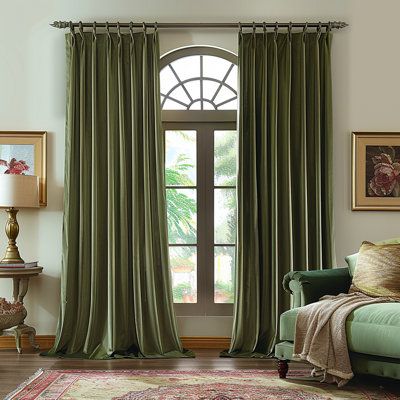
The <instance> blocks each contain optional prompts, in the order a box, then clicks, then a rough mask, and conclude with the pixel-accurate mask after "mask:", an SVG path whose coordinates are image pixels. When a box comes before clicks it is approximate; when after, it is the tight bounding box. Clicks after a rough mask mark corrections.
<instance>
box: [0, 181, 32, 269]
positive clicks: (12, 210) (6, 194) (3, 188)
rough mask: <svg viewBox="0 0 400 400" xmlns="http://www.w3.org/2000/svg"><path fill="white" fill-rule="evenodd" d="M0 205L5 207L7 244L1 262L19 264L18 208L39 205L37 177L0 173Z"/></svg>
mask: <svg viewBox="0 0 400 400" xmlns="http://www.w3.org/2000/svg"><path fill="white" fill-rule="evenodd" d="M0 207H2V208H6V212H7V213H8V220H7V223H6V234H7V237H8V246H7V250H6V254H5V256H4V258H3V259H2V260H1V261H0V263H1V264H21V263H24V260H23V259H22V258H21V256H20V255H19V251H18V247H17V244H16V239H17V236H18V233H19V225H18V222H17V213H18V209H19V208H25V207H39V178H38V177H37V176H32V175H12V174H0Z"/></svg>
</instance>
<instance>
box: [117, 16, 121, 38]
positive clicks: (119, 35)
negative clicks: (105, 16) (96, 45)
mask: <svg viewBox="0 0 400 400" xmlns="http://www.w3.org/2000/svg"><path fill="white" fill-rule="evenodd" d="M117 33H118V41H121V26H120V24H119V21H118V22H117Z"/></svg>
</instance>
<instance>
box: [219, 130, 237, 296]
mask: <svg viewBox="0 0 400 400" xmlns="http://www.w3.org/2000/svg"><path fill="white" fill-rule="evenodd" d="M236 163H237V132H236V131H215V132H214V301H215V303H233V295H234V288H233V282H234V273H235V271H234V266H235V243H236Z"/></svg>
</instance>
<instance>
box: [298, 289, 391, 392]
mask: <svg viewBox="0 0 400 400" xmlns="http://www.w3.org/2000/svg"><path fill="white" fill-rule="evenodd" d="M390 301H393V300H392V299H390V298H387V297H375V298H374V297H370V296H367V295H365V294H363V293H358V292H357V293H351V294H344V293H342V294H339V295H338V296H324V297H322V298H321V299H320V301H318V302H316V303H311V304H308V305H307V306H304V307H301V308H300V309H299V313H298V315H297V320H296V332H295V339H294V354H293V356H294V358H297V359H301V360H306V361H308V362H310V363H311V364H312V365H313V366H314V370H313V372H312V374H313V376H321V377H322V381H323V382H330V383H334V382H336V383H337V384H338V386H339V387H340V386H343V385H345V384H346V383H347V382H348V381H349V379H351V378H352V377H353V376H354V375H353V371H352V369H351V364H350V356H349V350H348V348H347V339H346V319H347V317H348V316H349V314H350V313H351V312H352V311H353V310H355V309H356V308H358V307H361V306H364V305H366V304H371V303H385V302H390Z"/></svg>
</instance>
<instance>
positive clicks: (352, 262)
mask: <svg viewBox="0 0 400 400" xmlns="http://www.w3.org/2000/svg"><path fill="white" fill-rule="evenodd" d="M392 243H400V238H393V239H387V240H381V241H380V242H376V244H392ZM357 259H358V253H354V254H350V255H349V256H347V257H345V261H346V263H347V265H348V266H349V271H350V275H351V276H353V275H354V271H355V269H356V265H357Z"/></svg>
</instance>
